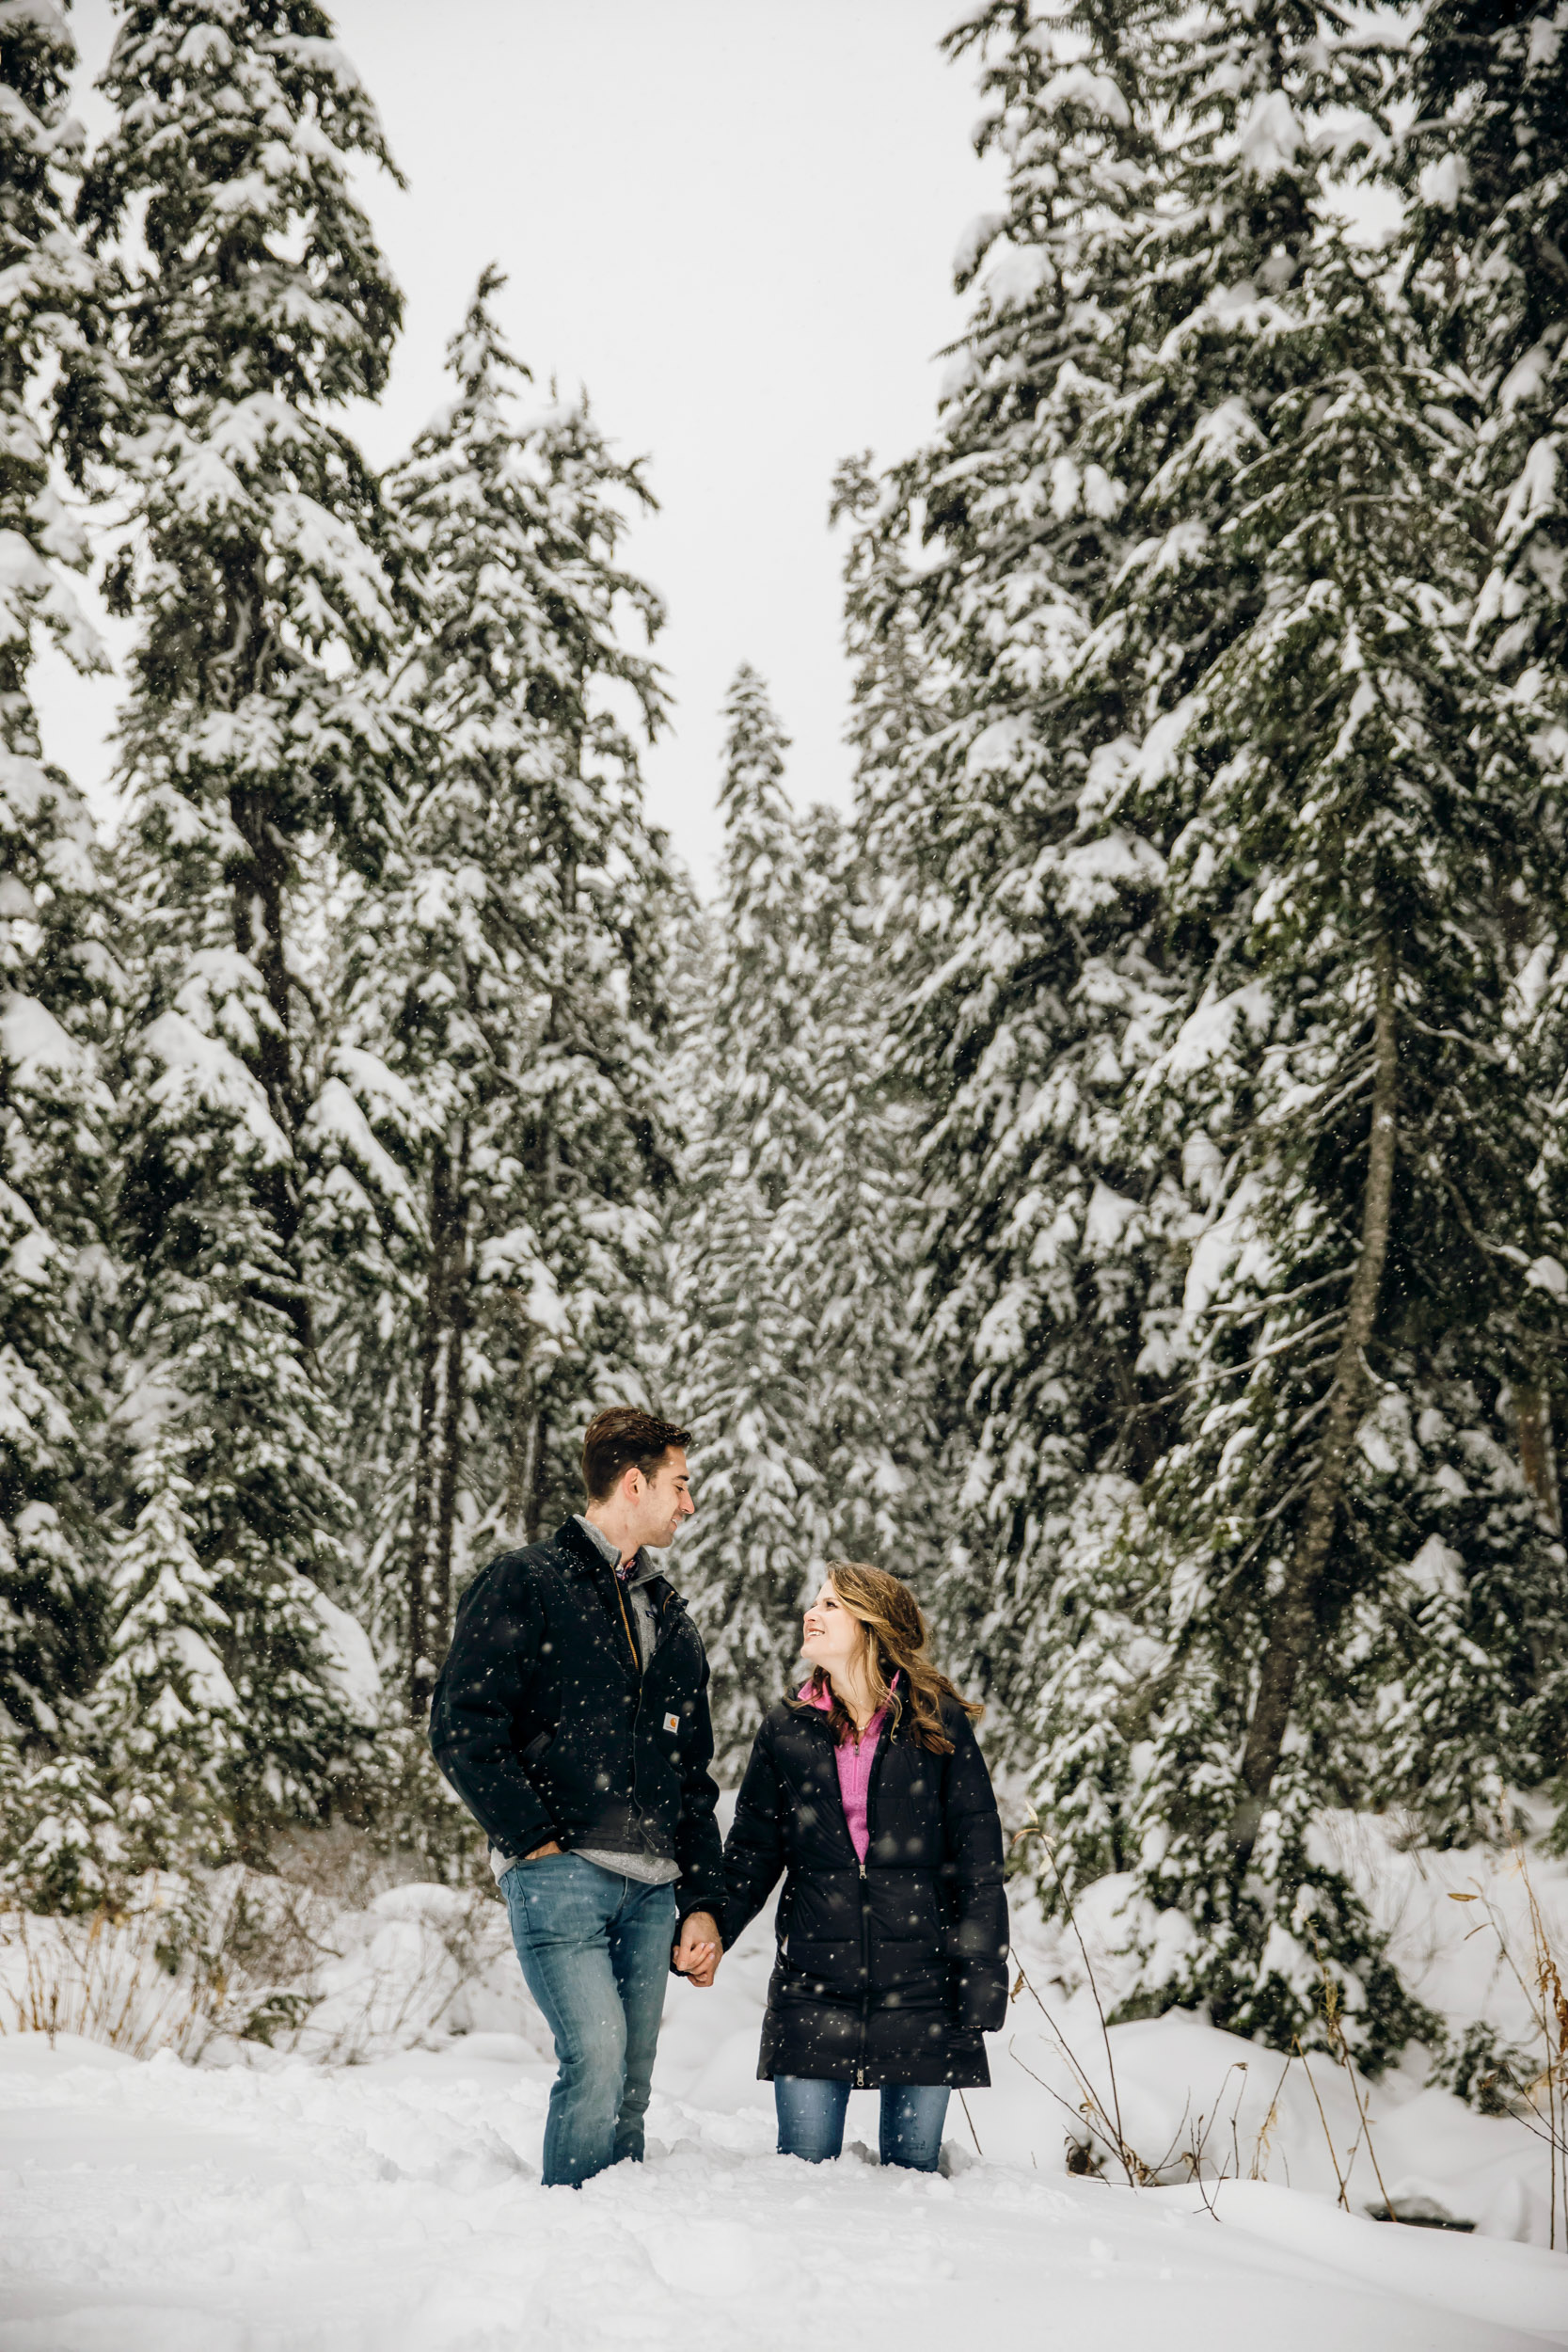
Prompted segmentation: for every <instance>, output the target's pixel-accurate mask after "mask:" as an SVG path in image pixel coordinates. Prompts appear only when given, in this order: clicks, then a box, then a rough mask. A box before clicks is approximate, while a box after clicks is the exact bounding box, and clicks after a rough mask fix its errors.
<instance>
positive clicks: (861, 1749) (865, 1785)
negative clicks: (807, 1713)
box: [796, 1682, 887, 1862]
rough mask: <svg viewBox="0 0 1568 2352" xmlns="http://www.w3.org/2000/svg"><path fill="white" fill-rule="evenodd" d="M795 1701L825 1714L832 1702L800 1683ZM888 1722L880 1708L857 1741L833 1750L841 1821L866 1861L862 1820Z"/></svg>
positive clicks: (867, 1848) (865, 1826) (867, 1834)
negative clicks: (801, 1701)
mask: <svg viewBox="0 0 1568 2352" xmlns="http://www.w3.org/2000/svg"><path fill="white" fill-rule="evenodd" d="M796 1696H797V1697H798V1698H802V1699H809V1700H810V1701H811V1703H812V1705H813V1706H814V1707H819V1708H821V1709H822V1712H823V1713H824V1715H828V1714H831V1713H832V1704H833V1703H832V1699H831V1698H829V1697H827V1696H826V1695H825V1694H822V1695H818V1693H817V1692H815V1691H813V1689H812V1687H811V1684H810V1683H809V1682H802V1683H801V1685H800V1690H799V1691H798V1692H797V1693H796ZM886 1722H887V1708H885V1707H879V1708H878V1709H877V1712H876V1713H875V1715H873V1716H872V1718H871V1721H870V1722H869V1723H868V1724H866V1726H865V1729H864V1730H863V1732H862V1733H861V1736H860V1738H859V1739H858V1740H845V1741H844V1742H843V1743H842V1745H840V1746H838V1747H836V1748H835V1749H834V1750H833V1755H834V1756H835V1758H836V1759H837V1762H838V1788H839V1794H840V1796H841V1797H842V1798H843V1799H844V1818H845V1820H847V1822H848V1824H849V1836H850V1840H851V1842H852V1844H853V1846H854V1849H855V1852H856V1854H857V1855H858V1856H859V1858H860V1860H861V1861H862V1862H863V1861H864V1860H865V1857H866V1854H867V1852H868V1851H870V1846H871V1831H870V1828H869V1826H868V1824H867V1822H866V1818H865V1800H866V1795H867V1792H868V1791H869V1789H870V1787H871V1767H872V1765H873V1764H874V1763H875V1762H876V1760H877V1742H878V1740H879V1739H880V1738H881V1736H882V1726H883V1724H885V1723H886Z"/></svg>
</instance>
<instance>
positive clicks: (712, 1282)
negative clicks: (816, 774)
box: [674, 663, 826, 1759]
mask: <svg viewBox="0 0 1568 2352" xmlns="http://www.w3.org/2000/svg"><path fill="white" fill-rule="evenodd" d="M724 723H725V737H724V770H723V775H722V779H721V785H720V795H719V799H720V808H721V814H722V817H723V820H724V860H723V866H722V868H721V898H720V901H719V905H718V907H717V909H716V911H715V914H714V917H713V947H712V955H711V985H710V989H709V990H708V991H707V992H705V993H700V994H699V995H698V998H697V1001H696V1003H695V1004H694V1006H693V1008H692V1011H691V1015H690V1026H689V1034H688V1037H687V1040H686V1043H685V1055H686V1061H687V1067H688V1072H689V1088H690V1090H691V1092H692V1093H693V1095H694V1096H695V1098H696V1100H697V1102H698V1103H699V1104H700V1105H701V1116H700V1123H699V1126H698V1130H697V1133H696V1136H695V1137H694V1139H693V1147H692V1153H691V1167H690V1170H689V1177H688V1184H687V1191H686V1197H685V1198H684V1199H683V1200H682V1203H681V1216H680V1231H679V1233H678V1236H677V1265H678V1273H677V1276H676V1281H675V1292H674V1296H675V1311H676V1317H677V1322H678V1324H679V1326H680V1328H681V1330H682V1332H683V1334H684V1335H685V1336H686V1343H687V1347H688V1349H689V1355H688V1357H687V1360H686V1361H685V1362H684V1363H683V1364H682V1366H681V1371H680V1390H681V1409H682V1411H683V1412H684V1413H688V1414H689V1416H690V1418H691V1423H692V1436H693V1444H692V1449H691V1461H692V1468H693V1471H694V1474H695V1480H694V1483H695V1485H696V1489H697V1501H698V1516H697V1519H696V1522H695V1525H694V1526H693V1528H692V1531H691V1534H690V1535H689V1537H688V1539H687V1543H686V1546H685V1549H684V1551H683V1572H684V1575H685V1578H686V1581H687V1584H688V1592H689V1599H690V1602H691V1606H692V1609H693V1611H694V1613H695V1614H696V1616H697V1620H698V1622H699V1624H700V1625H701V1626H702V1628H703V1630H704V1638H705V1642H706V1644H707V1648H708V1658H709V1663H710V1667H711V1670H712V1675H713V1703H714V1726H715V1733H716V1737H717V1740H718V1743H719V1748H720V1751H721V1756H728V1757H731V1758H732V1759H733V1758H734V1757H735V1756H738V1755H740V1754H743V1753H744V1747H745V1743H746V1742H747V1741H749V1740H750V1739H751V1737H752V1732H753V1731H754V1729H755V1726H756V1723H757V1718H758V1716H759V1714H760V1712H761V1711H762V1709H763V1708H767V1707H768V1706H770V1705H771V1704H772V1702H773V1701H774V1700H775V1699H776V1698H777V1697H778V1696H779V1693H780V1692H781V1690H782V1689H783V1688H784V1676H785V1674H786V1673H787V1670H788V1667H789V1664H790V1661H791V1660H792V1659H793V1658H794V1657H795V1656H796V1655H797V1654H798V1652H799V1648H800V1609H801V1606H802V1600H803V1597H804V1592H805V1586H806V1583H807V1580H808V1578H809V1577H810V1575H811V1573H812V1568H813V1565H814V1563H816V1562H817V1561H819V1560H820V1558H821V1557H822V1544H823V1541H824V1535H825V1527H824V1518H825V1510H826V1498H825V1497H824V1495H823V1494H822V1492H821V1490H820V1487H819V1484H818V1480H817V1476H816V1470H815V1468H814V1465H813V1462H812V1452H813V1448H812V1428H811V1411H810V1393H809V1388H808V1378H809V1373H808V1362H807V1359H808V1356H809V1351H810V1345H811V1340H812V1331H811V1326H810V1322H809V1318H808V1314H807V1311H806V1305H805V1300H804V1297H803V1295H802V1294H803V1285H804V1279H805V1271H804V1269H803V1268H802V1266H801V1265H800V1261H799V1259H798V1257H797V1256H796V1254H795V1253H794V1252H793V1251H788V1250H784V1251H781V1250H780V1249H779V1248H777V1246H776V1245H777V1239H778V1226H779V1220H780V1217H781V1214H782V1212H783V1211H784V1208H785V1206H786V1204H787V1203H788V1202H789V1201H790V1200H791V1199H792V1197H793V1196H794V1193H795V1190H796V1187H797V1186H798V1185H799V1184H800V1182H801V1179H802V1175H803V1170H804V1168H806V1166H807V1165H808V1163H809V1162H810V1160H811V1157H812V1154H813V1153H814V1152H815V1150H816V1146H817V1143H818V1141H819V1137H820V1129H819V1125H818V1121H817V1115H816V1104H815V1091H816V1060H815V1038H814V1034H813V1030H812V1026H811V1023H810V1019H809V1012H808V1007H809V1004H810V1000H811V998H812V996H813V994H814V993H815V988H814V976H813V975H812V973H811V971H810V955H811V949H810V946H809V945H808V941H807V938H806V936H805V933H804V930H803V927H802V924H801V914H802V911H803V908H804V904H805V899H806V895H807V885H806V876H805V863H804V858H803V855H802V849H803V845H802V842H801V838H800V830H799V827H798V824H797V820H796V816H795V811H794V809H793V807H792V806H791V804H790V801H789V797H788V794H787V792H786V790H785V788H784V754H785V752H786V750H787V749H788V739H787V738H786V737H785V736H784V732H783V729H782V728H781V727H780V725H779V723H778V720H777V718H776V717H775V715H774V712H773V708H772V705H771V703H770V702H769V700H768V690H767V688H766V686H765V685H764V683H763V680H762V679H761V678H760V677H759V676H758V675H757V674H756V672H755V671H754V670H752V668H751V667H750V665H748V664H744V663H743V664H742V666H741V668H740V669H739V670H738V671H737V673H736V677H735V679H734V681H733V683H732V685H731V687H730V690H729V692H728V694H727V696H726V697H725V702H724Z"/></svg>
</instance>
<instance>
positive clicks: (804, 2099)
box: [773, 2074, 948, 2172]
mask: <svg viewBox="0 0 1568 2352" xmlns="http://www.w3.org/2000/svg"><path fill="white" fill-rule="evenodd" d="M947 2095H948V2094H947V2085H946V2084H945V2083H884V2084H883V2085H882V2118H881V2130H880V2132H879V2135H878V2137H879V2143H880V2154H881V2159H882V2162H883V2163H884V2164H902V2165H907V2166H908V2167H909V2169H910V2170H911V2172H934V2171H935V2170H936V2169H937V2159H938V2157H939V2156H940V2155H941V2153H942V2124H943V2122H945V2121H946V2117H947ZM773 2104H774V2106H776V2107H777V2109H778V2111H779V2153H780V2155H781V2156H803V2157H804V2158H805V2160H806V2162H807V2163H808V2164H827V2163H828V2162H830V2161H831V2160H832V2157H834V2156H836V2155H838V2154H840V2153H842V2151H843V2147H844V2116H845V2110H846V2108H847V2106H848V2105H849V2085H848V2084H847V2083H818V2082H808V2081H806V2080H805V2079H804V2078H803V2077H802V2076H801V2075H800V2074H776V2075H775V2076H774V2078H773Z"/></svg>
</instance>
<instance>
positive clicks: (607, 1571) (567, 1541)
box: [555, 1518, 680, 1609]
mask: <svg viewBox="0 0 1568 2352" xmlns="http://www.w3.org/2000/svg"><path fill="white" fill-rule="evenodd" d="M555 1541H556V1548H557V1549H558V1550H561V1551H564V1552H565V1553H566V1555H567V1557H568V1558H569V1559H570V1561H571V1564H572V1566H573V1567H574V1569H575V1570H576V1571H577V1573H578V1576H581V1577H587V1578H589V1579H590V1580H592V1579H593V1578H594V1577H599V1576H602V1577H606V1578H610V1577H613V1576H614V1573H615V1571H614V1569H613V1568H612V1567H611V1565H610V1560H609V1558H608V1556H607V1555H606V1553H605V1552H604V1551H603V1550H601V1549H600V1548H599V1546H598V1545H597V1544H596V1543H595V1542H594V1538H593V1536H592V1535H590V1534H588V1533H587V1532H586V1530H585V1529H583V1528H581V1527H579V1526H578V1522H577V1520H576V1519H575V1518H571V1519H568V1520H567V1521H566V1523H565V1525H564V1526H563V1527H560V1528H558V1529H557V1530H556V1536H555ZM637 1581H638V1582H639V1583H640V1584H641V1585H642V1586H643V1588H644V1590H645V1591H646V1592H647V1594H648V1596H649V1597H650V1599H651V1600H652V1601H653V1603H654V1605H655V1607H656V1608H657V1609H662V1608H663V1607H664V1604H665V1600H666V1598H669V1599H670V1600H672V1601H673V1602H675V1603H676V1604H677V1606H678V1605H680V1595H679V1593H677V1592H676V1590H675V1588H674V1586H673V1584H672V1583H671V1582H670V1580H669V1579H668V1577H666V1576H665V1575H663V1573H662V1572H661V1571H659V1570H657V1569H656V1570H655V1572H654V1574H653V1575H652V1576H649V1577H639V1578H638V1580H637Z"/></svg>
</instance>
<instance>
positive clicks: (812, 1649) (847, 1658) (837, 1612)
mask: <svg viewBox="0 0 1568 2352" xmlns="http://www.w3.org/2000/svg"><path fill="white" fill-rule="evenodd" d="M860 1647H861V1629H860V1622H859V1620H858V1619H857V1618H855V1617H852V1616H851V1615H850V1614H849V1612H848V1610H847V1609H846V1608H845V1606H844V1603H843V1602H842V1601H841V1600H840V1599H839V1597H838V1595H837V1594H836V1593H835V1592H834V1590H833V1587H832V1579H831V1578H830V1579H828V1580H827V1581H825V1582H824V1584H823V1586H822V1590H821V1591H820V1592H819V1593H818V1594H817V1596H816V1599H815V1600H814V1601H813V1602H812V1605H811V1607H810V1608H809V1609H808V1610H807V1611H806V1619H805V1631H804V1634H803V1636H802V1639H801V1642H800V1654H801V1656H802V1657H803V1658H805V1659H807V1660H808V1661H810V1663H811V1664H812V1665H814V1666H825V1667H826V1668H827V1670H828V1672H829V1673H830V1674H833V1673H842V1671H843V1670H844V1669H845V1668H846V1667H847V1666H848V1665H849V1664H850V1663H851V1662H852V1661H853V1660H855V1659H856V1658H858V1657H859V1655H860Z"/></svg>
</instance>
